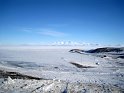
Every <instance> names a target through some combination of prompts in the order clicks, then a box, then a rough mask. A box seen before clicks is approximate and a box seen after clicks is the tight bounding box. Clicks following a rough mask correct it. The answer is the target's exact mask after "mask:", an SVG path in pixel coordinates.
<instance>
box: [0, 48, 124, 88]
mask: <svg viewBox="0 0 124 93" xmlns="http://www.w3.org/2000/svg"><path fill="white" fill-rule="evenodd" d="M75 48H77V47H75ZM70 49H71V48H70ZM70 49H69V48H62V47H60V48H59V47H57V48H56V47H54V48H53V47H52V48H51V47H50V48H48V47H46V48H45V47H44V48H36V47H35V48H30V47H29V48H23V47H22V48H21V47H20V48H18V47H16V48H1V49H0V69H4V70H9V71H16V72H20V73H23V74H27V75H31V76H36V77H41V78H45V79H57V80H64V81H68V82H83V83H98V84H103V83H105V84H113V85H116V84H117V86H119V87H121V88H123V87H124V78H123V76H124V67H123V66H121V65H117V64H116V62H117V61H119V62H124V60H123V59H111V58H100V57H96V56H92V55H90V54H77V53H70V52H69V50H70ZM80 49H81V48H80ZM70 62H75V63H78V64H80V65H84V66H92V67H94V68H77V67H76V66H74V65H72V64H70ZM96 63H99V65H96Z"/></svg>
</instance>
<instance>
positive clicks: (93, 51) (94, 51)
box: [86, 47, 124, 53]
mask: <svg viewBox="0 0 124 93" xmlns="http://www.w3.org/2000/svg"><path fill="white" fill-rule="evenodd" d="M122 51H124V49H123V48H112V47H105V48H97V49H92V50H88V51H86V52H87V53H103V52H122Z"/></svg>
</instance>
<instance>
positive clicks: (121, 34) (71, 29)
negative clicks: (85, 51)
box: [0, 0, 124, 45]
mask: <svg viewBox="0 0 124 93" xmlns="http://www.w3.org/2000/svg"><path fill="white" fill-rule="evenodd" d="M56 41H75V42H87V43H98V44H112V45H113V44H124V0H0V44H16V45H17V44H49V43H51V42H56Z"/></svg>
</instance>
